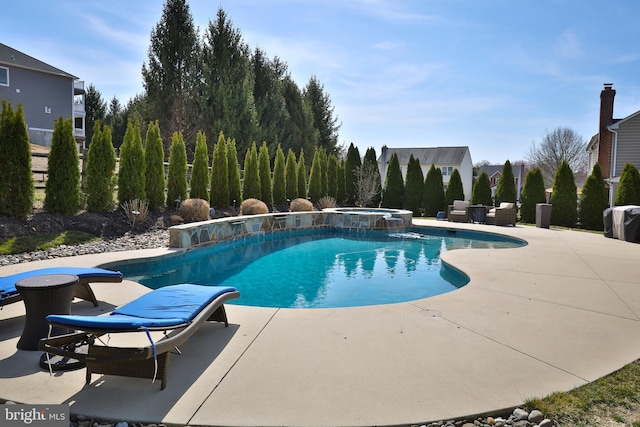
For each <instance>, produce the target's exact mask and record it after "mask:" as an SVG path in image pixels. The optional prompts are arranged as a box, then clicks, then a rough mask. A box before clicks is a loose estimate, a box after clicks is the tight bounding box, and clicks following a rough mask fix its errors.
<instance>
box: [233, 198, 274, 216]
mask: <svg viewBox="0 0 640 427" xmlns="http://www.w3.org/2000/svg"><path fill="white" fill-rule="evenodd" d="M266 213H269V209H268V208H267V205H266V203H264V202H263V201H262V200H258V199H247V200H245V201H243V202H242V204H241V205H240V215H260V214H266Z"/></svg>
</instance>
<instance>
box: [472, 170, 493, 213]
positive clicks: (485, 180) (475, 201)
mask: <svg viewBox="0 0 640 427" xmlns="http://www.w3.org/2000/svg"><path fill="white" fill-rule="evenodd" d="M471 204H472V205H483V206H492V205H493V200H492V198H491V182H490V181H489V175H487V173H486V172H482V173H481V174H480V176H479V177H478V179H476V182H475V184H473V190H472V192H471Z"/></svg>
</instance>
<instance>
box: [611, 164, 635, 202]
mask: <svg viewBox="0 0 640 427" xmlns="http://www.w3.org/2000/svg"><path fill="white" fill-rule="evenodd" d="M614 204H615V205H616V206H624V205H640V172H638V169H636V167H635V166H634V165H633V163H627V164H626V165H624V167H623V168H622V174H620V184H619V185H618V191H617V192H616V199H615V202H614Z"/></svg>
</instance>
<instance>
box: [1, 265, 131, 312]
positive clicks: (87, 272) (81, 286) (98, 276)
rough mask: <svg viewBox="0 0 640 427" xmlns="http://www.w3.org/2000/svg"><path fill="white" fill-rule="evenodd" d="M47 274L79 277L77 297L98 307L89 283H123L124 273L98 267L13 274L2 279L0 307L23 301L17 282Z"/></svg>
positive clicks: (50, 268) (45, 269)
mask: <svg viewBox="0 0 640 427" xmlns="http://www.w3.org/2000/svg"><path fill="white" fill-rule="evenodd" d="M47 274H71V275H73V276H78V279H79V281H78V285H77V286H76V289H75V295H74V296H75V297H76V298H80V299H83V300H86V301H91V302H92V303H93V305H94V307H97V306H98V300H97V299H96V296H95V294H94V293H93V290H92V289H91V286H89V283H95V282H122V273H120V272H119V271H111V270H105V269H103V268H97V267H49V268H39V269H36V270H29V271H25V272H23V273H16V274H11V275H9V276H3V277H0V306H2V305H5V304H11V303H14V302H18V301H22V295H20V292H18V290H17V289H16V282H17V281H19V280H22V279H27V278H29V277H35V276H44V275H47Z"/></svg>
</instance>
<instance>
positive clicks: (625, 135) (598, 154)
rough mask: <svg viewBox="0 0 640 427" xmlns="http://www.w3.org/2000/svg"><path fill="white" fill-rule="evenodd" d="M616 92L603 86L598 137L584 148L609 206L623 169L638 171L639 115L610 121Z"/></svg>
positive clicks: (605, 85)
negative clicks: (599, 175)
mask: <svg viewBox="0 0 640 427" xmlns="http://www.w3.org/2000/svg"><path fill="white" fill-rule="evenodd" d="M615 96H616V91H615V90H614V89H613V83H605V84H604V89H603V90H602V92H601V93H600V123H599V128H598V133H597V134H596V135H594V136H593V137H592V138H591V140H590V141H589V144H588V145H587V152H588V153H589V170H591V169H592V168H593V166H594V165H595V164H596V163H598V164H599V165H600V169H601V170H602V176H603V178H604V179H605V182H606V183H607V184H608V186H609V205H610V206H613V200H614V198H615V194H616V192H617V190H618V184H619V183H620V174H621V173H622V168H623V167H624V165H625V164H627V163H632V164H634V165H635V167H636V168H638V169H640V111H636V112H635V113H633V114H631V115H629V116H627V117H625V118H623V119H614V118H613V101H614V98H615Z"/></svg>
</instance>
